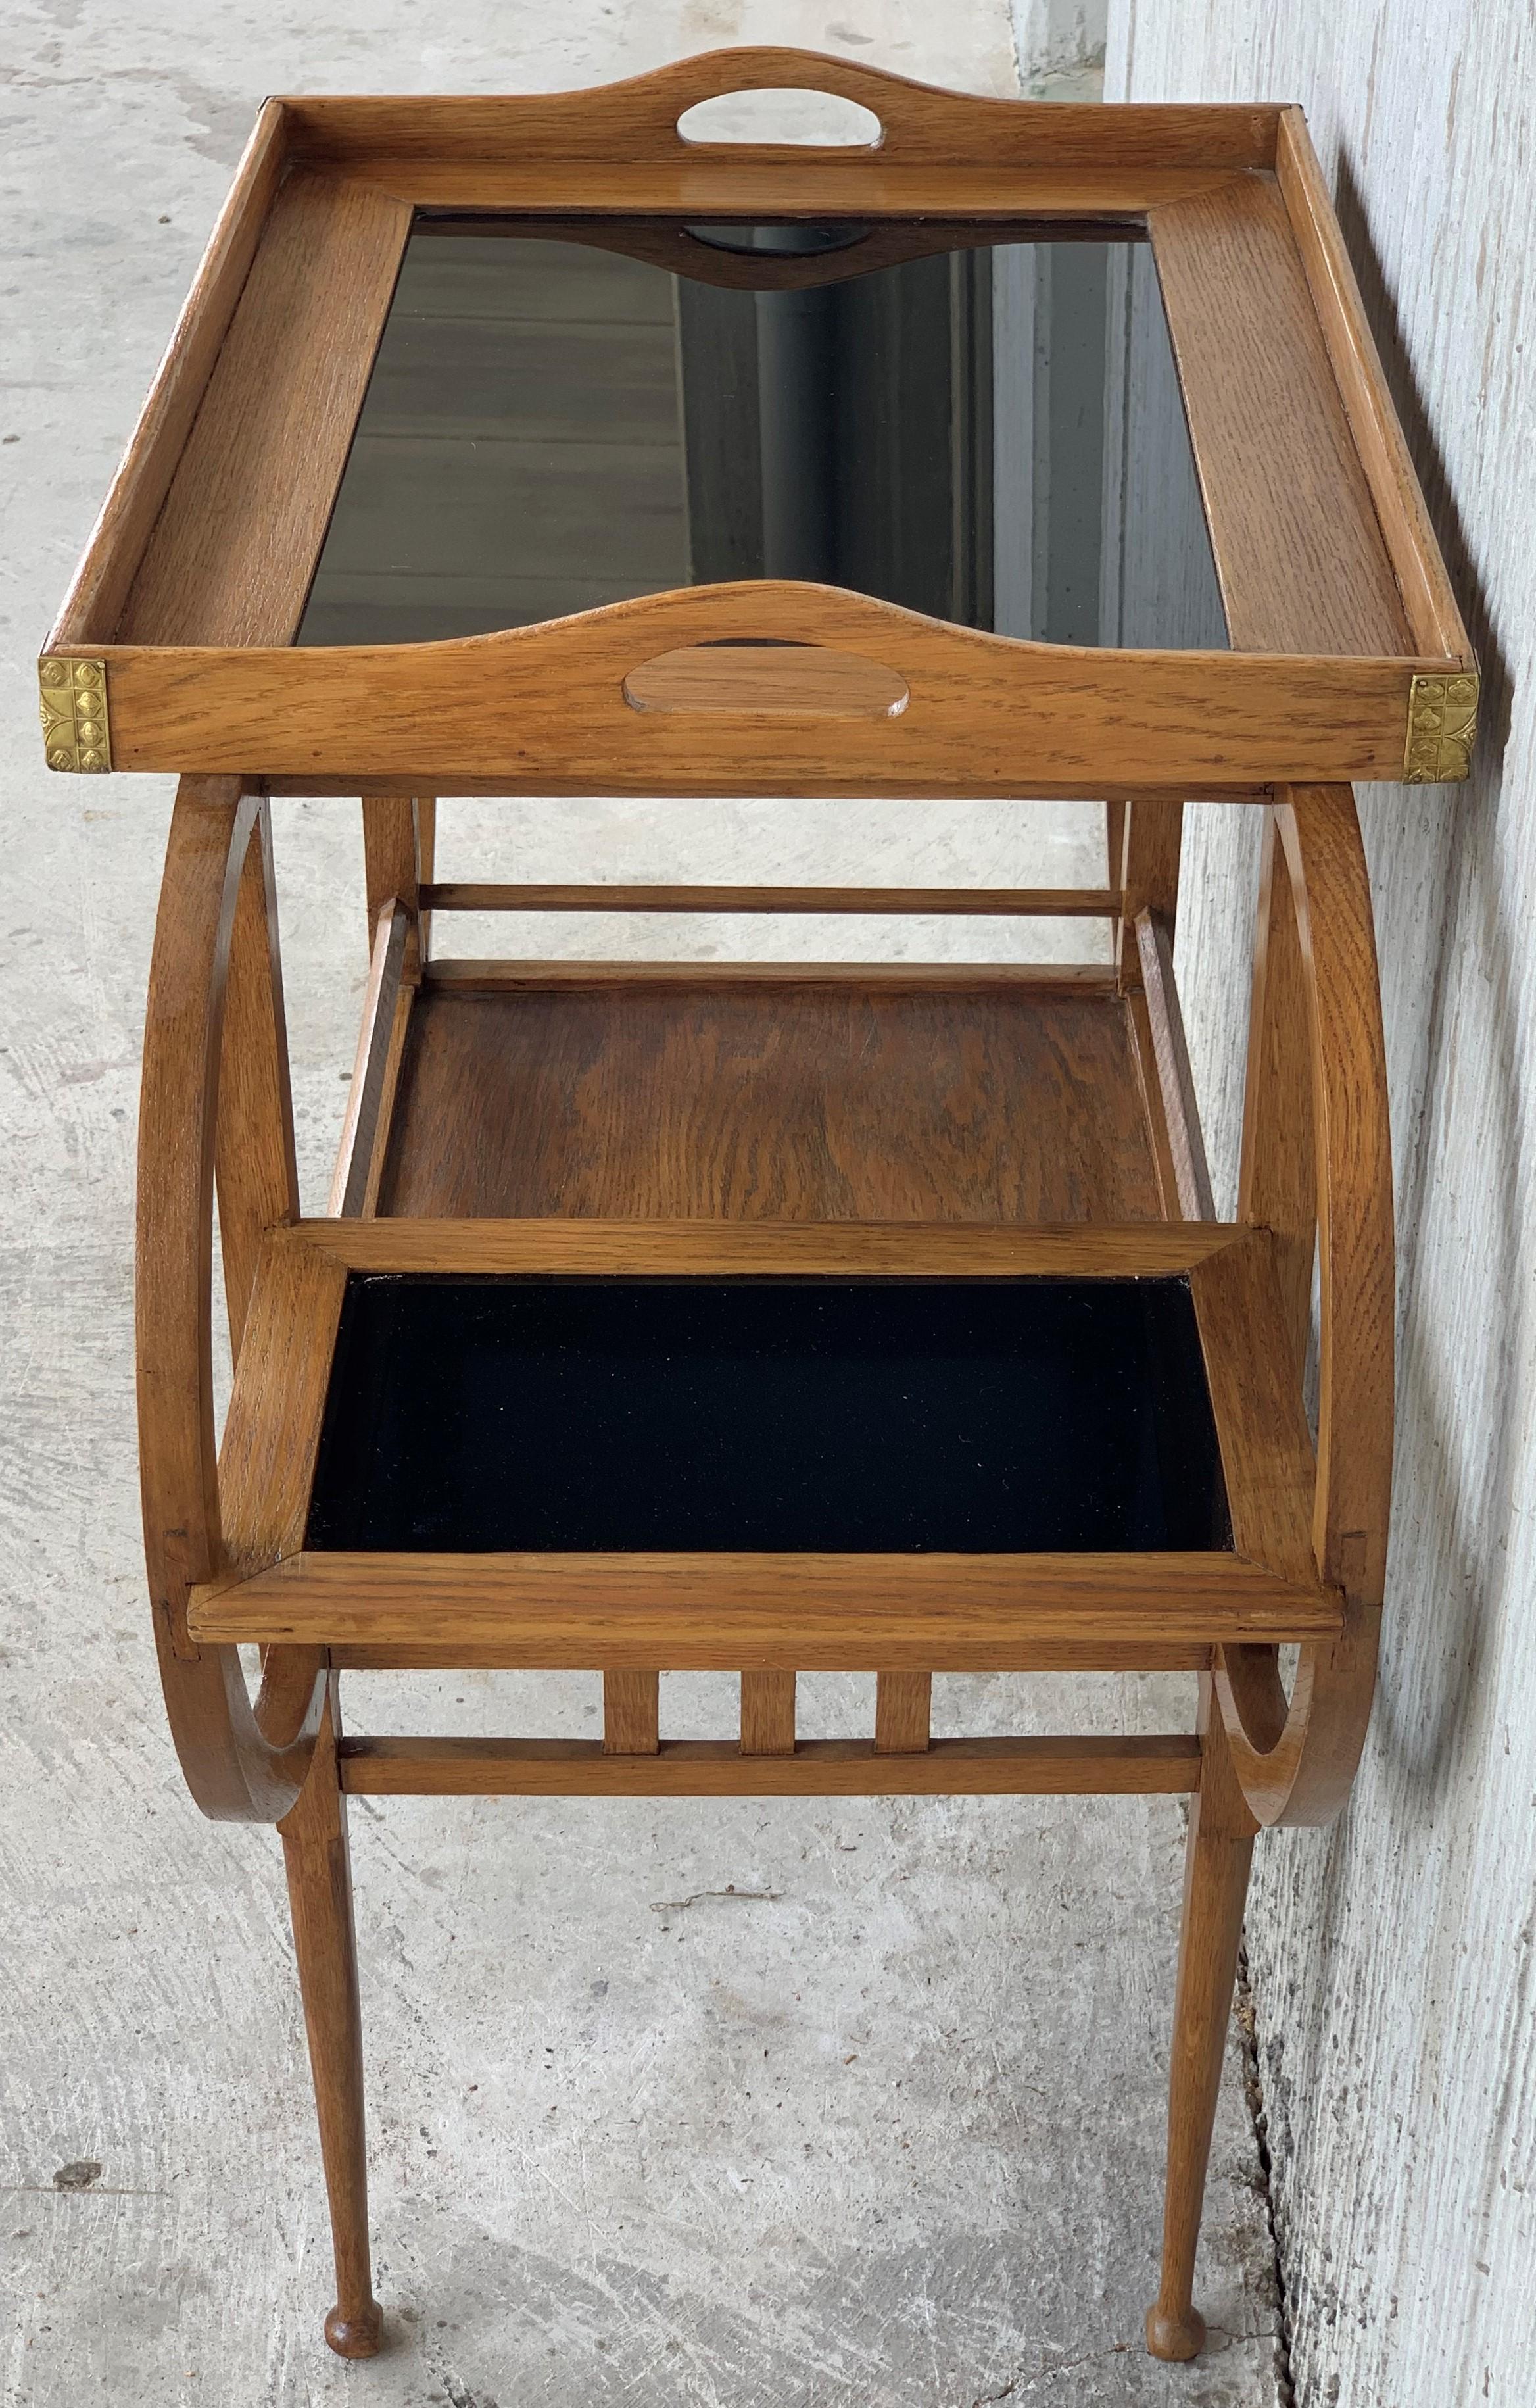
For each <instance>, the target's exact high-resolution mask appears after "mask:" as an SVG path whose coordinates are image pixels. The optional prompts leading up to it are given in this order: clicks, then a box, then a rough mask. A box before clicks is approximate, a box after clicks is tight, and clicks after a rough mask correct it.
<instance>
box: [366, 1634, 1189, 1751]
mask: <svg viewBox="0 0 1536 2408" xmlns="http://www.w3.org/2000/svg"><path fill="white" fill-rule="evenodd" d="M325 1653H326V1656H327V1657H328V1660H329V1661H330V1663H331V1664H332V1666H333V1667H334V1670H336V1671H338V1672H388V1673H391V1674H393V1673H396V1672H453V1671H459V1672H516V1671H518V1670H520V1669H523V1668H522V1666H521V1660H520V1658H513V1657H509V1656H507V1654H506V1651H505V1649H504V1648H499V1647H495V1646H490V1647H486V1646H479V1645H474V1646H470V1645H464V1644H460V1645H459V1646H457V1647H436V1646H434V1645H433V1643H432V1641H431V1639H430V1638H425V1639H419V1640H417V1641H413V1642H411V1643H409V1644H394V1645H391V1646H385V1647H370V1646H368V1645H367V1644H366V1643H365V1642H358V1643H353V1642H351V1641H348V1643H346V1644H345V1645H337V1646H333V1647H330V1648H328V1649H327V1650H326V1651H325ZM1210 1662H1211V1651H1210V1649H1209V1647H1204V1646H1201V1645H1199V1644H1195V1643H1191V1642H1188V1641H1187V1642H1185V1643H1184V1644H1182V1645H1178V1646H1168V1645H1153V1644H1152V1643H1151V1642H1150V1641H1145V1640H1137V1641H1134V1642H1133V1643H1132V1644H1131V1645H1125V1646H1118V1647H1109V1646H1103V1645H1096V1644H1093V1643H1091V1642H1090V1643H1088V1644H1084V1643H1083V1642H1081V1641H1064V1640H1052V1641H1040V1642H1038V1643H1033V1644H1031V1645H1030V1646H1028V1647H1020V1649H1019V1651H1018V1659H1017V1662H1016V1663H1012V1664H1010V1666H1009V1670H1011V1671H1015V1672H1203V1671H1206V1670H1209V1669H1210ZM860 1669H862V1670H868V1669H869V1668H868V1667H867V1666H864V1667H861V1668H860ZM761 1677H764V1678H772V1677H774V1676H773V1675H771V1674H769V1675H763V1676H761ZM799 1744H801V1745H804V1742H799Z"/></svg>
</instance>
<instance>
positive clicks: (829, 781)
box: [99, 354, 1445, 798]
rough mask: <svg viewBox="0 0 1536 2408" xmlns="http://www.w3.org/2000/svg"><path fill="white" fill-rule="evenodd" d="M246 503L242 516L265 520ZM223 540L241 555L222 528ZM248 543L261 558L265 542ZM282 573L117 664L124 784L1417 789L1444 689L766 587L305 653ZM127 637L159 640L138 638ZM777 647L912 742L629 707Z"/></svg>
mask: <svg viewBox="0 0 1536 2408" xmlns="http://www.w3.org/2000/svg"><path fill="white" fill-rule="evenodd" d="M226 356H227V354H226ZM342 448H343V449H344V448H345V446H344V445H343V446H342ZM189 449H191V447H189ZM336 468H337V472H338V473H339V468H340V460H339V458H338V460H337V462H336ZM182 473H183V475H187V474H188V473H190V472H189V471H187V470H186V469H184V470H183V472H182ZM178 481H179V480H178ZM234 481H235V485H236V486H237V487H238V491H237V492H236V493H235V494H234V495H233V496H232V500H231V505H230V507H231V510H232V512H233V511H234V510H235V509H236V507H238V508H240V509H244V508H246V498H242V497H243V496H246V495H247V489H246V488H245V486H244V484H243V483H242V482H241V481H240V480H238V479H235V480H234ZM330 490H332V489H329V488H328V490H327V492H326V494H325V495H324V496H323V498H322V497H321V496H320V493H319V489H318V486H317V489H316V493H315V495H313V497H312V500H311V503H310V504H309V505H307V506H306V507H307V508H308V509H309V511H310V516H311V519H312V522H313V525H314V543H315V545H316V546H318V543H319V540H320V529H321V528H322V527H323V524H324V517H325V512H326V511H327V510H328V509H329V507H330ZM247 498H248V497H247ZM169 508H170V505H167V509H169ZM258 515H259V517H260V519H261V523H262V527H263V530H264V532H265V533H266V534H267V535H268V536H270V534H271V529H270V528H269V527H266V525H265V519H266V513H265V512H264V511H263V512H262V513H259V514H258ZM1266 523H1267V522H1266ZM198 524H199V526H200V527H201V528H204V529H206V531H207V532H208V533H209V536H210V539H216V538H218V536H219V532H220V524H221V522H220V519H219V516H218V514H217V513H214V514H213V515H212V516H209V515H207V514H200V516H199V520H198ZM1308 525H1309V527H1310V525H1311V522H1310V520H1309V521H1308ZM229 532H230V536H231V538H232V541H233V538H234V537H235V533H236V532H237V531H236V530H235V528H234V527H233V526H232V527H231V529H230V531H229ZM246 539H247V533H246V531H240V541H241V542H242V543H243V542H245V541H246ZM159 540H160V538H157V544H158V542H159ZM249 540H250V542H251V543H252V544H254V545H255V546H256V548H257V549H258V550H260V549H261V543H262V536H261V534H259V533H258V532H257V531H256V530H255V529H254V528H253V529H250V530H249ZM1319 540H1320V538H1319ZM281 556H282V555H281V554H280V553H279V554H277V555H276V556H275V558H274V561H273V562H272V563H270V564H268V563H265V562H263V561H259V560H247V559H244V556H243V554H242V553H241V552H240V550H239V546H238V545H237V544H236V545H235V548H234V550H233V551H231V550H230V548H229V547H228V546H226V547H225V549H224V550H222V551H220V552H219V553H218V558H217V562H214V560H213V555H212V554H211V553H210V569H209V574H210V576H211V575H213V573H214V570H215V568H217V572H218V574H219V575H220V577H221V578H224V579H226V580H227V581H229V582H230V585H231V595H230V600H229V606H228V607H229V609H230V611H231V612H232V613H234V614H235V615H236V616H237V617H238V619H239V621H240V628H241V629H245V630H247V632H245V633H241V632H240V630H239V629H236V630H235V632H233V633H221V632H212V633H211V639H210V632H209V631H205V633H204V635H203V637H202V638H199V635H198V631H197V629H196V627H195V626H194V625H193V624H192V618H191V613H190V606H191V604H192V602H193V600H194V599H195V600H196V601H197V608H198V609H199V610H201V609H202V607H203V605H202V601H201V599H200V598H199V597H200V595H201V593H202V589H201V588H200V587H199V586H198V584H197V583H196V581H195V578H194V577H192V576H191V575H189V577H188V579H187V581H185V582H178V588H177V608H178V611H180V612H181V614H182V615H181V617H180V618H179V620H178V624H177V626H176V628H175V630H174V631H173V632H172V634H171V640H169V641H166V640H164V638H151V637H150V635H149V633H148V632H146V633H144V634H143V635H142V636H140V639H139V640H137V641H135V642H124V643H121V644H119V645H115V646H114V645H102V646H101V647H100V648H99V656H100V657H101V658H103V659H104V660H105V661H106V663H107V683H108V689H109V693H110V696H111V710H112V749H113V759H114V761H115V763H116V765H117V766H118V767H120V768H122V769H159V768H166V767H185V768H189V769H200V770H218V769H225V768H229V767H232V765H237V766H238V770H239V773H240V774H242V775H243V774H246V773H247V772H248V771H249V765H250V764H252V763H256V764H258V765H259V767H260V768H261V771H262V773H263V776H265V777H270V778H274V779H291V778H297V779H299V780H300V781H306V780H309V779H322V780H323V779H333V780H340V781H347V782H348V784H349V787H350V791H351V792H352V793H354V794H356V793H359V792H367V791H376V790H379V789H381V788H382V789H384V790H390V791H394V792H397V793H398V792H400V791H403V790H410V791H416V790H420V791H423V792H426V793H428V794H453V793H456V792H459V791H461V790H466V791H467V787H465V785H464V781H481V782H482V784H484V783H486V782H487V781H491V791H493V792H499V793H503V794H582V793H587V794H590V793H613V794H656V795H663V794H676V795H684V794H689V795H694V794H717V793H729V794H735V795H761V794H777V795H782V794H805V795H838V794H859V793H870V792H875V793H877V794H886V795H890V796H920V797H923V798H928V797H930V796H946V795H961V796H987V795H999V796H1008V795H1012V796H1031V795H1041V794H1045V795H1055V794H1060V793H1073V792H1076V793H1078V794H1088V795H1100V796H1102V795H1103V794H1104V793H1105V792H1106V791H1108V792H1112V793H1113V792H1130V793H1135V792H1139V791H1145V790H1146V789H1148V788H1150V789H1153V790H1163V791H1169V790H1171V791H1173V792H1174V793H1177V792H1181V791H1182V792H1185V793H1188V792H1190V791H1192V790H1195V789H1201V790H1203V789H1205V788H1208V787H1217V788H1219V787H1241V786H1251V785H1253V784H1256V783H1260V784H1261V783H1266V782H1271V781H1297V780H1309V779H1317V778H1329V779H1334V778H1343V777H1358V778H1386V777H1394V778H1395V777H1401V772H1402V760H1403V750H1404V745H1405V741H1406V736H1407V726H1408V695H1409V689H1410V684H1411V681H1412V678H1413V675H1414V672H1415V669H1434V668H1440V669H1442V670H1444V666H1445V664H1444V661H1443V660H1441V659H1439V658H1435V659H1414V658H1408V657H1398V658H1385V657H1384V658H1345V657H1344V656H1343V655H1342V654H1341V653H1338V652H1335V653H1334V654H1332V655H1331V656H1330V655H1327V654H1324V653H1322V652H1319V651H1318V649H1317V648H1318V645H1319V643H1321V642H1323V641H1326V640H1331V632H1330V629H1329V628H1328V627H1326V626H1325V625H1323V624H1321V623H1320V622H1319V624H1318V625H1317V626H1316V628H1315V629H1314V630H1313V631H1312V632H1311V633H1310V634H1308V635H1306V636H1305V637H1304V638H1303V639H1302V641H1301V643H1299V644H1298V646H1297V649H1296V651H1295V652H1292V653H1290V654H1274V655H1271V654H1266V653H1265V652H1262V651H1257V652H1256V651H1246V652H1245V651H1242V650H1239V651H1236V652H1116V651H1113V650H1110V649H1107V648H1098V647H1092V646H1073V645H1051V644H1031V643H1024V642H1021V641H1017V640H1016V639H1015V638H1011V637H1006V636H993V635H988V634H985V633H983V632H981V631H979V630H977V629H974V628H965V627H957V626H952V625H949V624H946V623H945V622H943V621H940V620H937V619H924V618H922V617H919V616H918V615H917V613H916V612H913V611H907V610H903V609H898V608H897V607H896V606H895V605H894V604H891V603H886V602H879V601H875V600H874V599H872V598H871V597H869V596H868V595H858V594H852V593H848V592H846V591H845V590H843V589H841V588H838V587H834V586H823V585H811V584H792V583H785V582H780V581H773V580H766V579H765V580H763V581H761V582H756V583H747V584H737V585H697V586H691V587H689V588H687V589H686V590H683V591H680V592H673V593H664V594H648V595H639V596H637V597H635V598H634V599H633V600H630V601H627V602H616V603H613V604H611V605H609V606H608V607H607V608H606V609H601V610H590V611H586V612H583V613H582V614H581V615H580V616H578V617H576V618H574V619H557V620H551V621H549V622H547V623H546V624H543V625H540V626H533V627H513V628H507V629H504V630H503V631H502V632H500V633H499V634H496V635H490V636H466V637H461V638H454V639H452V640H450V641H447V642H441V643H430V644H406V645H392V646H391V645H367V644H356V645H335V646H331V647H326V648H325V649H323V650H298V651H295V650H293V649H292V648H291V647H289V646H288V645H287V642H286V631H285V632H284V634H282V635H277V634H275V633H274V632H273V631H272V627H271V624H270V623H269V624H268V625H267V626H266V627H264V628H263V627H258V626H256V625H254V624H251V622H253V621H254V619H255V616H256V610H257V606H258V603H259V601H260V598H261V596H262V595H263V594H264V593H267V592H269V591H270V590H271V584H272V581H273V579H274V578H275V577H276V573H277V558H278V557H281ZM1259 556H1260V557H1263V547H1262V546H1260V548H1259ZM312 558H313V551H312V550H311V552H310V553H309V554H307V555H306V566H305V568H304V572H303V578H302V579H299V578H297V577H295V579H294V581H293V583H292V588H291V587H290V586H289V585H286V584H285V585H284V586H283V598H284V607H285V608H286V606H287V602H288V601H289V600H291V599H293V595H294V594H295V593H296V594H297V599H296V600H294V601H293V608H294V610H295V611H296V609H297V607H298V601H300V600H302V591H301V590H299V589H300V588H301V587H302V584H303V583H304V582H306V581H307V576H308V566H309V563H310V562H311V561H312ZM232 563H233V564H235V565H234V566H232ZM151 565H152V556H151ZM146 573H147V574H148V569H147V572H146ZM1389 573H1390V572H1389V571H1387V574H1388V575H1389ZM1276 575H1277V577H1278V576H1279V575H1280V572H1279V571H1278V569H1277V570H1276ZM252 580H254V583H252V582H251V581H252ZM1283 586H1284V581H1282V588H1283ZM236 589H237V590H236ZM1293 590H1294V587H1293ZM210 607H211V606H210ZM222 607H223V606H222V604H221V605H220V608H222ZM228 624H230V623H229V621H227V620H225V619H220V622H219V628H220V630H221V629H223V628H224V627H225V626H226V625H228ZM124 632H125V634H127V633H129V632H132V633H134V634H135V636H137V635H139V626H138V622H137V621H136V620H135V621H134V622H133V624H132V628H131V629H130V627H129V626H128V624H127V623H125V631H124ZM178 637H179V638H180V640H178V639H177V638H178ZM768 640H783V641H789V642H794V643H811V644H825V645H828V646H830V647H832V648H834V649H838V650H846V651H848V652H859V653H861V654H864V655H865V656H867V657H868V658H870V659H872V660H875V661H877V662H878V663H880V664H881V665H882V666H883V667H887V668H889V669H890V670H893V671H894V672H895V673H896V674H897V675H898V676H899V677H900V678H901V679H902V680H903V682H904V684H905V685H906V687H907V689H908V693H909V696H910V699H909V701H908V703H907V707H906V709H905V710H903V711H901V712H899V713H898V714H897V716H896V717H895V718H893V719H863V718H855V719H835V720H824V719H816V718H804V719H802V718H796V717H795V716H793V715H792V714H779V713H773V712H763V711H749V710H744V711H741V712H729V711H719V710H712V711H706V712H696V713H692V712H686V711H641V710H632V709H631V707H630V705H629V704H628V703H627V702H626V701H625V699H624V693H623V683H624V679H625V678H626V676H627V675H628V674H629V672H630V671H631V669H632V668H633V667H636V666H637V665H638V664H639V663H640V662H641V661H644V660H647V659H649V658H650V657H651V656H652V655H653V654H654V653H656V652H663V651H666V650H668V649H670V648H672V647H676V646H682V645H689V644H698V643H706V642H707V643H729V642H735V641H747V642H764V641H768ZM1238 640H1239V642H1241V636H1239V637H1238ZM237 644H238V645H243V647H244V648H243V649H229V648H228V647H231V646H234V645H237ZM1392 649H1393V650H1395V651H1398V652H1401V650H1402V647H1401V645H1394V647H1393V648H1392ZM467 695H473V696H474V703H475V708H474V710H466V709H465V707H464V706H465V699H466V696H467ZM301 790H302V791H304V792H309V791H312V789H311V788H310V787H309V786H308V785H307V784H305V785H303V786H302V789H301Z"/></svg>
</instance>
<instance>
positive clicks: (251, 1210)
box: [214, 803, 299, 1363]
mask: <svg viewBox="0 0 1536 2408" xmlns="http://www.w3.org/2000/svg"><path fill="white" fill-rule="evenodd" d="M214 1166H215V1172H216V1176H217V1181H218V1193H219V1244H220V1253H221V1254H222V1257H223V1266H224V1301H225V1305H226V1308H227V1310H228V1313H229V1335H230V1351H231V1354H232V1356H233V1358H234V1360H235V1362H236V1363H238V1361H239V1357H240V1340H241V1336H242V1333H243V1331H244V1329H245V1324H246V1314H247V1312H248V1311H249V1305H250V1292H251V1289H252V1287H253V1286H254V1284H255V1280H256V1264H257V1259H258V1256H259V1254H260V1251H261V1242H262V1239H263V1234H264V1233H265V1231H266V1230H268V1229H270V1228H274V1227H277V1226H279V1225H281V1224H284V1223H288V1222H292V1221H296V1220H297V1219H298V1216H299V1171H298V1163H297V1161H296V1159H295V1155H294V1150H293V1101H292V1094H291V1092H290V1086H289V1071H288V1031H287V1026H286V1023H285V1020H284V1014H283V982H282V963H281V959H280V956H279V953H278V949H277V888H276V885H275V883H274V880H273V868H272V823H271V814H270V811H269V810H268V808H267V806H266V805H265V804H264V803H263V805H262V807H261V809H260V810H259V812H258V813H257V817H256V824H255V826H254V827H253V828H252V830H251V833H250V837H249V841H248V844H247V848H246V857H245V864H244V867H242V869H241V872H240V892H239V896H238V899H237V901H236V903H235V925H234V927H233V929H232V930H231V932H230V952H229V974H228V979H227V982H226V984H225V989H224V1012H223V1027H222V1031H221V1036H220V1057H219V1112H218V1122H217V1126H216V1128H215V1132H214Z"/></svg>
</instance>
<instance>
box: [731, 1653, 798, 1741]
mask: <svg viewBox="0 0 1536 2408" xmlns="http://www.w3.org/2000/svg"><path fill="white" fill-rule="evenodd" d="M740 1747H741V1753H742V1755H743V1756H793V1754H794V1752H795V1676H794V1674H793V1673H792V1672H744V1673H743V1674H742V1676H741V1741H740Z"/></svg>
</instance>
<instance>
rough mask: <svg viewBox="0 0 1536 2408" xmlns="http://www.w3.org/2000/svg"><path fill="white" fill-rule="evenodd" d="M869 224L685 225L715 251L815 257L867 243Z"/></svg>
mask: <svg viewBox="0 0 1536 2408" xmlns="http://www.w3.org/2000/svg"><path fill="white" fill-rule="evenodd" d="M869 231H870V229H869V227H868V225H867V224H865V223H861V222H858V221H857V220H854V219H851V218H845V219H841V220H838V221H836V222H830V223H821V224H812V223H811V222H809V220H804V221H800V222H795V223H793V224H789V223H786V224H782V225H729V224H727V225H690V226H686V227H685V228H684V232H685V233H686V234H689V235H691V236H692V238H693V240H694V241H695V242H704V243H707V244H708V245H709V247H710V249H711V250H712V251H736V252H740V253H747V254H749V253H751V252H752V251H776V252H778V253H779V255H780V256H781V257H782V256H784V255H785V254H786V253H788V254H789V256H790V257H791V258H796V259H815V258H819V257H820V256H821V254H822V253H823V252H825V251H848V250H850V249H851V248H852V246H853V245H854V244H855V243H856V242H863V241H864V240H865V238H866V237H867V236H868V234H869Z"/></svg>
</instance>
